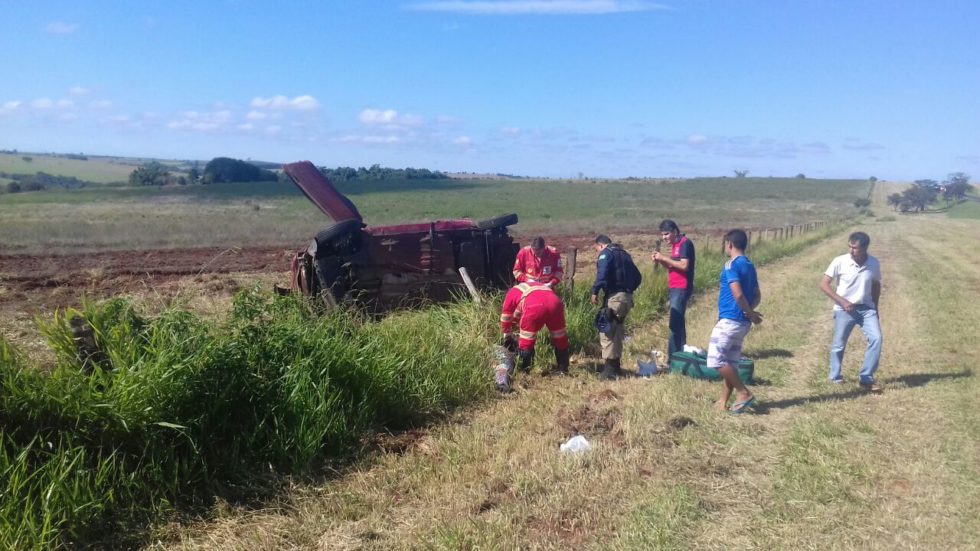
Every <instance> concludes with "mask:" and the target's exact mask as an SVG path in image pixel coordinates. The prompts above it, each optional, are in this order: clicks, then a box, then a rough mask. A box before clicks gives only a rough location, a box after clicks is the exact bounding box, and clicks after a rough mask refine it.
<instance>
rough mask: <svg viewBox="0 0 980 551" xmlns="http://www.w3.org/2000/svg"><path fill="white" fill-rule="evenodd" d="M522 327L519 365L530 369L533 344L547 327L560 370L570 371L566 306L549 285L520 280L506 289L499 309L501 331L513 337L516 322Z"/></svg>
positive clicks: (559, 371)
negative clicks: (511, 334)
mask: <svg viewBox="0 0 980 551" xmlns="http://www.w3.org/2000/svg"><path fill="white" fill-rule="evenodd" d="M515 323H517V324H518V327H519V333H518V341H517V348H518V350H517V354H518V356H520V359H521V363H520V368H521V370H522V371H524V372H528V371H530V370H531V363H532V362H533V361H534V343H535V340H536V339H537V334H538V331H540V330H541V328H543V327H547V328H548V332H549V333H550V334H551V345H552V346H553V347H554V349H555V359H556V360H557V362H558V367H557V371H558V373H561V374H567V373H568V357H569V351H568V336H567V335H566V334H565V306H564V305H563V304H562V303H561V298H559V297H558V295H557V294H555V291H554V290H553V289H552V288H551V287H550V286H549V285H545V284H541V283H537V284H531V283H518V284H517V285H515V286H514V287H512V288H511V289H510V291H508V292H507V296H506V297H504V305H503V307H502V308H501V310H500V330H501V331H502V332H503V333H504V336H505V339H506V338H508V337H510V338H513V337H512V336H510V333H511V331H512V330H513V328H514V324H515Z"/></svg>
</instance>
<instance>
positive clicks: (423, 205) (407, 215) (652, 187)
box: [0, 178, 868, 252]
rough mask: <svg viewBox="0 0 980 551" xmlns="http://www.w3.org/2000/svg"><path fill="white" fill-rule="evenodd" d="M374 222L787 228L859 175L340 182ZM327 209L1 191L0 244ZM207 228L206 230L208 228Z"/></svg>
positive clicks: (142, 194)
mask: <svg viewBox="0 0 980 551" xmlns="http://www.w3.org/2000/svg"><path fill="white" fill-rule="evenodd" d="M337 187H338V188H339V189H340V190H341V191H342V192H343V193H345V194H346V195H347V196H349V197H350V199H351V200H352V201H353V202H354V203H355V204H356V205H357V207H358V209H359V210H360V212H361V214H362V215H363V216H364V219H365V221H366V222H367V223H368V224H370V225H378V224H390V223H398V222H413V221H424V220H430V219H448V218H473V219H483V218H490V217H493V216H497V215H500V214H505V213H510V212H516V213H518V215H519V217H520V220H521V223H520V224H518V226H516V227H515V230H516V231H517V232H519V233H523V234H529V233H532V232H540V233H551V234H557V233H591V232H595V231H615V230H619V229H632V228H644V227H652V226H653V225H654V224H655V223H656V222H658V221H659V220H660V219H661V218H665V217H671V218H676V219H678V221H680V222H681V223H682V225H683V226H684V227H686V228H720V227H731V226H745V227H753V228H762V227H779V226H784V225H788V224H799V223H803V222H809V221H814V220H831V219H840V218H845V217H849V216H853V215H854V214H856V213H857V209H856V208H855V207H854V206H853V202H854V200H855V199H856V198H859V197H865V196H867V193H868V183H867V182H865V181H861V180H814V179H806V180H803V179H790V178H739V179H735V178H700V179H691V180H680V181H673V182H669V183H661V182H656V181H632V180H631V181H605V182H593V181H553V180H543V181H527V180H520V181H514V180H404V181H380V182H351V183H343V184H340V185H338V186H337ZM330 223H331V222H330V220H329V219H328V218H327V217H326V216H325V215H324V214H322V213H321V212H320V211H319V210H318V209H317V208H316V207H315V206H314V205H312V204H311V203H310V202H309V201H307V199H306V198H305V197H304V196H303V195H302V194H301V193H300V192H299V191H298V190H297V188H295V186H292V185H289V184H280V183H269V182H262V183H249V184H214V185H210V186H184V187H176V186H174V187H170V186H168V187H163V188H155V187H154V188H88V189H82V190H74V191H46V192H33V193H19V194H0V235H2V236H3V238H2V239H0V247H3V248H6V249H10V250H19V251H27V252H30V251H40V250H46V251H58V250H62V249H73V250H78V249H123V248H167V247H188V246H204V245H215V246H240V245H242V244H243V240H245V239H247V244H251V245H284V244H286V245H289V244H295V243H302V242H305V241H306V240H307V239H309V237H310V236H311V235H313V234H314V233H315V232H316V231H317V230H318V229H320V228H322V227H325V226H327V225H329V224H330ZM202 236H204V237H202Z"/></svg>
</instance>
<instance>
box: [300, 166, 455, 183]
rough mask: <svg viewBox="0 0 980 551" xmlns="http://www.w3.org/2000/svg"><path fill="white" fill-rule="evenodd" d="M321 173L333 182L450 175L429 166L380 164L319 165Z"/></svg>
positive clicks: (424, 178) (422, 178)
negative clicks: (367, 165)
mask: <svg viewBox="0 0 980 551" xmlns="http://www.w3.org/2000/svg"><path fill="white" fill-rule="evenodd" d="M319 169H320V173H321V174H323V175H324V176H326V177H327V179H328V180H330V181H332V182H350V181H354V180H443V179H448V178H449V176H447V175H446V173H445V172H439V171H437V170H429V169H427V168H387V167H382V166H381V165H379V164H373V165H371V168H364V167H363V166H362V167H360V168H354V167H350V166H340V167H337V168H327V167H325V166H321V167H319Z"/></svg>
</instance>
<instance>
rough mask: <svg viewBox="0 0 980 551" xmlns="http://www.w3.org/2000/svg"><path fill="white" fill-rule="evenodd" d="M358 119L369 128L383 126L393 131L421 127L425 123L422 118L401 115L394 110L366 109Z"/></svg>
mask: <svg viewBox="0 0 980 551" xmlns="http://www.w3.org/2000/svg"><path fill="white" fill-rule="evenodd" d="M357 118H358V120H360V121H361V123H362V124H365V125H367V126H383V127H387V128H391V129H396V128H400V127H411V126H419V125H421V124H422V122H423V120H422V117H418V116H415V115H399V114H398V111H395V110H394V109H364V110H363V111H361V114H360V115H358V117H357Z"/></svg>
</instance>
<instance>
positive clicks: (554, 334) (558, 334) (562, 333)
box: [551, 327, 565, 339]
mask: <svg viewBox="0 0 980 551" xmlns="http://www.w3.org/2000/svg"><path fill="white" fill-rule="evenodd" d="M564 336H565V328H564V327H562V328H561V329H559V330H557V331H552V332H551V337H552V338H555V339H556V338H558V337H564Z"/></svg>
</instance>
